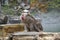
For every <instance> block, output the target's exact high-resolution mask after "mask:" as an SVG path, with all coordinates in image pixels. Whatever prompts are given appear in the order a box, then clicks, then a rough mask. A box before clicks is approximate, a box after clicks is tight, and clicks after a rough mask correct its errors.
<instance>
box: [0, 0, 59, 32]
mask: <svg viewBox="0 0 60 40" xmlns="http://www.w3.org/2000/svg"><path fill="white" fill-rule="evenodd" d="M24 9H27V10H30V13H31V14H32V15H33V16H34V17H35V18H37V19H41V24H42V26H43V29H44V31H45V32H60V0H0V19H3V18H4V16H6V15H7V16H8V22H7V23H8V24H15V23H20V19H19V17H20V15H21V13H22V11H23V10H24ZM2 16H3V17H2Z"/></svg>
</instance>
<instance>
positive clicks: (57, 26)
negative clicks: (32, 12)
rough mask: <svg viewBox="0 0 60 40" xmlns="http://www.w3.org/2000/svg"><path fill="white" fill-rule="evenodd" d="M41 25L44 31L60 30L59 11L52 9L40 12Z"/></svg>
mask: <svg viewBox="0 0 60 40" xmlns="http://www.w3.org/2000/svg"><path fill="white" fill-rule="evenodd" d="M41 17H42V18H41V19H42V22H41V23H42V26H43V30H44V31H45V32H60V12H59V11H57V10H52V11H50V12H48V13H45V14H43V13H42V14H41Z"/></svg>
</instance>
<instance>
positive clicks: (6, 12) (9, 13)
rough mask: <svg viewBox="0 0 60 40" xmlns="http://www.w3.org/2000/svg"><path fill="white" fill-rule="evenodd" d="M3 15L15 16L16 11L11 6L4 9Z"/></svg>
mask: <svg viewBox="0 0 60 40" xmlns="http://www.w3.org/2000/svg"><path fill="white" fill-rule="evenodd" d="M2 11H3V14H8V15H13V14H14V11H13V10H12V9H11V8H9V6H3V7H2Z"/></svg>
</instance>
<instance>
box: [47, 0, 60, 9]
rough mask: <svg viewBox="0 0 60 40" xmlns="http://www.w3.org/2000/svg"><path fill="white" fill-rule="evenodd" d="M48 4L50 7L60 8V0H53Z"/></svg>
mask: <svg viewBox="0 0 60 40" xmlns="http://www.w3.org/2000/svg"><path fill="white" fill-rule="evenodd" d="M48 4H49V7H50V8H60V0H52V1H49V2H48Z"/></svg>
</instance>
